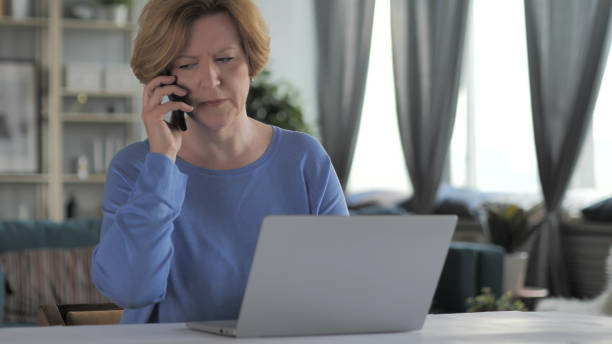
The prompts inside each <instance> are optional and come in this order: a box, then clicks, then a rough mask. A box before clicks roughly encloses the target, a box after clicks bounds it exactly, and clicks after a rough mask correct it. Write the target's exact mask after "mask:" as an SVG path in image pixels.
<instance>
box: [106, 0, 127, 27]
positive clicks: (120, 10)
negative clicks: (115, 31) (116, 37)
mask: <svg viewBox="0 0 612 344" xmlns="http://www.w3.org/2000/svg"><path fill="white" fill-rule="evenodd" d="M110 12H111V18H112V20H113V22H115V24H117V25H125V24H127V22H128V12H129V11H128V6H127V5H113V6H112V7H111V10H110Z"/></svg>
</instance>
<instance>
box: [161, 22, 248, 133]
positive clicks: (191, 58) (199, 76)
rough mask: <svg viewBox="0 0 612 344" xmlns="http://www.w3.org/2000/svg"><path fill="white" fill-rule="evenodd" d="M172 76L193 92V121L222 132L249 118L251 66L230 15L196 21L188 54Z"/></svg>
mask: <svg viewBox="0 0 612 344" xmlns="http://www.w3.org/2000/svg"><path fill="white" fill-rule="evenodd" d="M171 72H172V74H173V75H176V76H177V83H178V84H179V85H180V86H182V87H183V88H186V89H187V90H188V91H189V100H190V102H191V105H193V106H194V111H193V119H194V120H195V121H196V122H198V123H199V124H202V125H204V126H206V127H208V128H209V129H221V128H223V127H226V126H227V125H229V124H231V123H232V122H234V121H235V120H236V119H237V118H239V117H240V116H246V109H245V104H246V99H247V95H248V93H249V66H248V60H247V57H246V55H245V53H244V51H243V50H242V45H241V41H240V36H239V35H238V31H237V29H236V26H235V24H234V22H233V21H232V19H231V18H230V16H229V15H228V14H226V13H218V14H214V15H209V16H206V17H203V18H200V19H198V20H196V21H195V22H194V23H193V26H192V27H191V39H190V40H189V42H187V45H186V47H185V50H184V51H183V52H182V54H181V55H180V56H179V57H178V58H177V59H175V60H174V63H173V64H172V65H171Z"/></svg>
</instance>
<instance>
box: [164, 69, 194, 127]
mask: <svg viewBox="0 0 612 344" xmlns="http://www.w3.org/2000/svg"><path fill="white" fill-rule="evenodd" d="M168 75H170V74H169V73H168ZM170 85H177V86H179V87H181V86H180V85H178V84H177V83H176V81H174V82H173V83H171V84H170ZM168 99H170V101H173V102H183V103H185V104H187V105H191V102H190V101H189V94H187V95H186V96H184V97H181V96H177V95H176V94H172V93H171V94H169V95H168ZM188 114H189V113H188ZM169 125H170V128H178V129H180V130H182V131H186V130H187V123H185V112H184V111H183V110H173V111H172V114H171V115H170V123H169Z"/></svg>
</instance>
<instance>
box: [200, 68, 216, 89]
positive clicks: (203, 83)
mask: <svg viewBox="0 0 612 344" xmlns="http://www.w3.org/2000/svg"><path fill="white" fill-rule="evenodd" d="M201 66H202V68H201V70H200V73H199V74H200V75H199V77H200V80H199V83H200V87H205V88H213V87H217V86H219V84H221V78H220V75H219V71H218V70H217V68H216V67H215V65H214V64H211V63H209V64H202V65H201Z"/></svg>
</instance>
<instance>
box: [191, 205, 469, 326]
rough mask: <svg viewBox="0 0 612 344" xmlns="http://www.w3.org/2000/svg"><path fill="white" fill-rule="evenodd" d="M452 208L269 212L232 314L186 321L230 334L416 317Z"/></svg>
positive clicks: (413, 322) (414, 322) (450, 225)
mask: <svg viewBox="0 0 612 344" xmlns="http://www.w3.org/2000/svg"><path fill="white" fill-rule="evenodd" d="M456 223H457V217H456V216H454V215H406V216H404V215H401V216H397V215H395V216H276V215H274V216H267V217H266V218H265V219H264V221H263V223H262V226H261V232H260V234H259V238H258V241H257V246H256V248H255V255H254V258H253V264H252V266H251V271H250V274H249V278H248V281H247V286H246V290H245V294H244V298H243V300H242V305H241V308H240V313H239V316H238V320H230V321H205V322H188V323H187V327H189V328H191V329H194V330H199V331H205V332H211V333H216V334H221V335H226V336H234V337H268V336H306V335H330V334H355V333H379V332H401V331H412V330H418V329H421V328H422V327H423V323H424V322H425V317H426V315H427V313H428V311H429V308H430V305H431V301H432V298H433V295H434V292H435V289H436V286H437V283H438V279H439V277H440V273H441V271H442V267H443V265H444V261H445V258H446V254H447V252H448V247H449V245H450V240H451V237H452V234H453V232H454V229H455V225H456Z"/></svg>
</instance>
